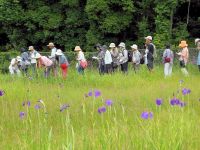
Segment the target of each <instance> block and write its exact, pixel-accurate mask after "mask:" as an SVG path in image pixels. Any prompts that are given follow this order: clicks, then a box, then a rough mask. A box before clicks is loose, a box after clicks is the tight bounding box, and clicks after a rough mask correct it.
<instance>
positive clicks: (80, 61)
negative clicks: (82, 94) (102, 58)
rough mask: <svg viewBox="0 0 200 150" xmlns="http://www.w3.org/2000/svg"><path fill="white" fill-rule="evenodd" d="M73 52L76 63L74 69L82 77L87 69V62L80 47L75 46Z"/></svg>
mask: <svg viewBox="0 0 200 150" xmlns="http://www.w3.org/2000/svg"><path fill="white" fill-rule="evenodd" d="M74 51H75V52H76V53H77V57H76V60H77V61H78V62H77V64H76V68H77V71H78V73H79V74H82V75H84V70H85V68H86V67H87V61H86V59H85V55H84V53H83V51H82V49H81V48H80V46H76V47H75V49H74Z"/></svg>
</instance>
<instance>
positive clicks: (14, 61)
mask: <svg viewBox="0 0 200 150" xmlns="http://www.w3.org/2000/svg"><path fill="white" fill-rule="evenodd" d="M9 68H12V69H14V70H16V69H18V64H17V59H16V58H13V59H12V60H11V62H10V66H9Z"/></svg>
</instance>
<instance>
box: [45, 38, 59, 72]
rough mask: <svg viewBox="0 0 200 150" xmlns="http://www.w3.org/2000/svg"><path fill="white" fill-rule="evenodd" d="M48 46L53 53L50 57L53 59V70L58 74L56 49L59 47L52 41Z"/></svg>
mask: <svg viewBox="0 0 200 150" xmlns="http://www.w3.org/2000/svg"><path fill="white" fill-rule="evenodd" d="M47 47H48V48H49V49H50V50H51V55H50V56H49V58H50V59H51V60H52V61H53V66H52V71H53V74H54V76H57V74H58V70H57V62H56V51H57V48H56V47H55V45H54V43H52V42H50V43H49V44H48V45H47Z"/></svg>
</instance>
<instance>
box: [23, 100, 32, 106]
mask: <svg viewBox="0 0 200 150" xmlns="http://www.w3.org/2000/svg"><path fill="white" fill-rule="evenodd" d="M22 106H28V107H30V106H31V102H30V101H24V102H23V103H22Z"/></svg>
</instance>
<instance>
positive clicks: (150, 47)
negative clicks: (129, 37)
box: [145, 36, 156, 72]
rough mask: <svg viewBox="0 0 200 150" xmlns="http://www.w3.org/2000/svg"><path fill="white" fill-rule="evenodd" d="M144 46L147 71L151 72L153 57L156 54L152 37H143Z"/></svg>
mask: <svg viewBox="0 0 200 150" xmlns="http://www.w3.org/2000/svg"><path fill="white" fill-rule="evenodd" d="M145 40H146V42H145V44H146V51H145V53H146V59H147V62H146V64H147V68H148V69H149V71H150V72H152V71H153V68H154V57H156V54H155V46H154V44H153V43H152V40H153V38H152V36H147V37H145Z"/></svg>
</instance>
